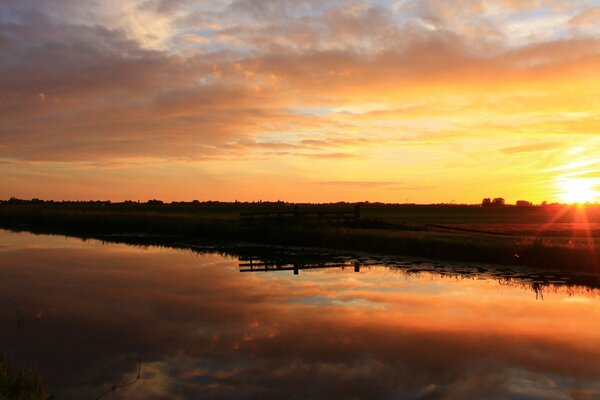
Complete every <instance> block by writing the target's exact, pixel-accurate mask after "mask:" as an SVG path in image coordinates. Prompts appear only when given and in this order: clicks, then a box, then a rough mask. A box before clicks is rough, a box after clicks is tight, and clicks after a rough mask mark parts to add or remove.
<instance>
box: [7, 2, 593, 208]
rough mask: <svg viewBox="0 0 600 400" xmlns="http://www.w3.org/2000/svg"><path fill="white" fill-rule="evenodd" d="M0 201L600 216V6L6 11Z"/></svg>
mask: <svg viewBox="0 0 600 400" xmlns="http://www.w3.org/2000/svg"><path fill="white" fill-rule="evenodd" d="M0 52H1V54H2V57H1V58H0V198H8V197H10V196H16V197H22V198H30V197H39V198H47V199H58V200H60V199H81V200H83V199H111V200H124V199H134V200H137V199H139V200H146V199H149V198H160V199H163V200H191V199H200V200H209V199H213V200H236V199H237V200H260V199H262V200H278V199H281V200H286V201H315V202H317V201H338V200H347V201H359V200H370V201H387V202H405V201H409V202H418V203H429V202H451V201H455V202H467V203H471V202H479V201H481V198H482V197H496V196H503V197H505V198H506V199H507V200H508V201H509V202H514V201H515V200H518V199H527V200H531V201H534V202H541V201H543V200H547V201H567V202H574V201H599V200H600V195H599V194H598V193H599V191H600V157H599V156H598V154H599V152H598V150H599V149H600V118H599V115H600V113H599V111H600V96H598V93H600V80H599V79H598V74H599V71H600V7H598V3H597V2H595V1H594V0H588V1H585V0H582V1H577V2H573V1H563V0H547V1H541V0H540V1H537V0H527V1H514V0H490V1H476V0H473V1H469V0H454V1H443V2H442V1H435V0H420V1H419V0H403V1H392V0H380V1H330V0H319V1H316V0H304V1H298V2H290V1H284V0H236V1H222V2H214V1H195V2H186V1H181V0H150V1H140V2H127V1H117V0H107V1H103V2H92V1H80V0H78V1H75V0H62V1H60V2H55V1H43V0H7V1H3V2H2V4H1V5H0Z"/></svg>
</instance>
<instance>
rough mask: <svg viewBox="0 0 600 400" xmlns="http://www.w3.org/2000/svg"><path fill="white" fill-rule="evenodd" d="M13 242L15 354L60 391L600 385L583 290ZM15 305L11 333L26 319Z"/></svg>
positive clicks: (342, 394) (534, 390) (306, 391)
mask: <svg viewBox="0 0 600 400" xmlns="http://www.w3.org/2000/svg"><path fill="white" fill-rule="evenodd" d="M24 236H26V239H27V240H28V241H29V242H30V243H34V244H35V245H36V246H34V247H30V248H23V247H22V246H18V245H13V246H7V247H4V248H1V249H0V293H2V295H3V296H5V297H10V298H12V299H13V300H14V301H15V303H17V304H18V305H19V307H20V308H21V310H22V311H23V313H24V315H25V320H26V323H25V329H24V332H23V334H22V336H21V337H20V338H19V340H18V342H17V343H16V344H15V346H14V347H13V348H12V349H10V352H11V355H13V356H15V357H18V358H19V359H22V360H25V361H26V362H29V363H33V364H36V365H39V366H40V367H41V368H42V370H43V371H44V372H45V374H46V375H47V377H48V381H49V383H50V385H51V387H52V388H53V389H54V390H56V391H57V392H58V393H59V394H60V395H61V396H66V395H67V394H71V395H73V396H74V398H80V397H82V398H84V397H90V396H93V395H94V394H97V393H100V392H102V391H103V390H105V389H106V387H107V386H110V384H112V383H115V382H118V381H120V380H127V379H129V378H131V377H132V376H134V375H135V370H136V359H135V358H136V356H137V355H142V356H143V357H144V367H143V371H142V372H143V377H144V379H143V381H142V382H140V383H139V384H137V385H135V386H134V387H132V388H130V389H127V390H123V391H122V392H118V393H117V398H147V399H159V398H165V397H169V398H181V399H187V398H248V399H258V398H261V399H264V398H282V397H291V398H382V399H386V398H408V399H410V398H414V399H438V398H439V399H464V398H498V399H501V398H515V399H521V398H522V399H542V398H544V399H552V398H557V399H559V398H560V399H562V398H575V399H577V398H586V397H585V396H592V397H593V396H597V395H598V394H600V391H599V389H600V375H599V373H598V369H597V359H598V357H600V350H599V349H598V346H597V345H596V344H597V343H598V339H599V338H598V332H597V323H596V321H597V320H598V317H600V306H599V305H598V304H597V301H596V300H597V298H596V297H593V296H592V297H590V295H586V294H585V293H584V292H582V293H575V294H572V295H570V296H569V295H567V294H565V293H561V292H557V293H553V294H552V295H548V296H546V298H545V300H544V301H543V302H542V301H536V300H535V298H534V297H533V296H532V295H531V292H529V291H524V290H522V289H521V288H518V287H509V286H499V285H498V284H497V282H494V281H490V280H477V279H456V278H450V277H446V278H444V277H440V276H434V275H430V274H421V275H419V276H405V275H403V274H399V273H397V272H394V271H391V270H389V269H385V268H371V269H368V270H364V269H363V270H362V272H361V273H354V272H352V271H351V270H311V271H303V272H302V274H301V275H300V276H293V274H291V273H284V274H280V273H262V274H260V275H259V274H243V273H239V272H238V267H237V261H235V260H233V259H229V258H224V257H222V256H218V255H196V254H193V253H191V252H187V251H177V250H165V249H163V250H160V249H151V250H142V249H137V248H132V247H128V246H125V245H112V244H111V245H100V244H98V243H96V242H90V243H88V244H86V245H85V246H80V244H81V242H79V241H78V240H76V239H65V241H64V246H63V247H60V246H57V245H56V244H55V243H51V245H49V246H45V245H44V242H45V240H46V237H44V236H41V237H34V236H32V235H28V234H8V233H3V234H2V238H3V241H5V242H7V243H11V242H19V241H20V242H21V243H22V241H23V237H24ZM74 244H77V245H74ZM5 311H6V310H2V311H1V312H2V314H0V317H1V318H0V331H2V332H7V331H9V330H10V328H11V327H12V325H11V324H12V323H13V319H14V318H12V317H11V316H10V315H9V314H8V313H7V314H4V312H5Z"/></svg>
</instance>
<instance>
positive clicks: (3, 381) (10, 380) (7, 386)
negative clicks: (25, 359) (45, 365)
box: [0, 354, 52, 400]
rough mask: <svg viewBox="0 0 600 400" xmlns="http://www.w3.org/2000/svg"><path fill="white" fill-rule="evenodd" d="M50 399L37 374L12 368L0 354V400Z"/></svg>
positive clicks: (25, 369)
mask: <svg viewBox="0 0 600 400" xmlns="http://www.w3.org/2000/svg"><path fill="white" fill-rule="evenodd" d="M51 398H52V397H51V396H50V395H49V394H48V392H47V390H46V387H45V385H44V382H43V380H42V378H41V376H40V375H39V374H38V373H36V372H35V371H33V370H31V369H28V368H14V367H12V366H11V365H10V363H9V362H8V360H7V359H6V358H5V357H4V356H2V355H1V354H0V399H2V400H4V399H6V400H47V399H51Z"/></svg>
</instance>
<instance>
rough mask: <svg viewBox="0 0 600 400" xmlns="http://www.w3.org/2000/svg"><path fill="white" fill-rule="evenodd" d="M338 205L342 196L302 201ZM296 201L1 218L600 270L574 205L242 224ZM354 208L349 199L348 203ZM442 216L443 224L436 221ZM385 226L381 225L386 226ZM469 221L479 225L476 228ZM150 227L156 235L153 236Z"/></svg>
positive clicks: (43, 211)
mask: <svg viewBox="0 0 600 400" xmlns="http://www.w3.org/2000/svg"><path fill="white" fill-rule="evenodd" d="M302 207H303V209H310V207H313V208H312V209H316V207H321V209H325V210H332V209H334V208H336V209H340V207H341V208H343V206H340V205H320V206H317V205H310V206H309V205H304V206H302ZM281 209H283V210H290V209H293V206H291V205H287V204H277V203H266V204H248V203H240V204H236V203H214V204H213V203H211V204H187V205H181V204H177V205H148V204H133V205H131V204H128V205H123V204H119V205H107V204H103V205H92V204H60V203H58V204H53V205H47V204H20V205H14V204H7V203H4V204H2V205H0V226H2V227H6V228H11V229H17V230H29V231H34V232H44V233H64V234H70V235H77V236H83V237H86V236H87V237H98V236H102V235H110V234H125V233H129V234H131V233H144V234H148V235H151V237H150V240H155V241H157V242H162V243H163V244H168V242H174V241H178V242H180V241H186V242H192V243H196V242H197V243H201V242H211V243H223V242H232V241H233V242H253V243H262V244H276V245H284V246H285V245H289V246H311V247H322V248H332V249H344V250H360V251H368V252H375V253H388V254H397V255H412V256H422V257H428V258H435V259H443V260H460V261H473V262H489V263H498V264H508V265H527V266H532V267H544V268H554V269H564V270H570V271H593V272H596V267H597V260H598V259H600V253H599V251H598V248H599V246H598V240H599V239H598V236H599V235H598V225H599V224H600V220H599V219H600V218H599V215H600V212H598V210H597V207H596V208H589V209H588V210H587V211H585V220H583V219H582V218H583V217H582V215H581V210H579V211H578V210H577V209H576V208H574V207H564V208H556V207H555V208H540V207H532V208H518V207H501V208H497V209H482V208H481V207H473V206H462V207H461V206H388V205H371V206H369V205H363V207H362V210H361V214H362V215H361V219H360V220H358V221H355V222H353V223H351V224H346V225H337V226H336V225H335V224H327V223H315V222H314V221H312V222H311V221H305V222H301V223H295V224H278V223H276V220H274V221H275V223H257V224H253V225H252V226H248V227H245V226H241V225H240V223H239V222H238V219H237V217H238V215H239V213H240V212H249V211H258V212H264V211H265V210H267V211H276V210H281ZM346 209H348V207H346ZM440 224H442V225H440ZM383 228H385V229H383ZM471 228H473V229H471ZM152 235H154V237H152Z"/></svg>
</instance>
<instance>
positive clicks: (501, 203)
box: [0, 197, 600, 207]
mask: <svg viewBox="0 0 600 400" xmlns="http://www.w3.org/2000/svg"><path fill="white" fill-rule="evenodd" d="M0 204H11V205H17V204H45V205H52V204H60V205H123V206H136V205H150V206H160V205H177V206H193V205H198V206H211V205H212V206H229V205H258V204H260V205H264V206H294V205H307V206H318V205H323V206H355V205H371V206H379V207H381V206H393V207H398V206H423V207H435V206H439V207H482V206H483V207H488V206H493V207H515V206H517V207H558V206H565V205H566V204H561V203H547V202H545V201H544V202H542V203H541V204H539V205H535V204H533V203H532V202H530V201H526V200H518V201H517V202H516V204H514V205H512V204H506V202H505V200H504V199H503V198H501V197H498V198H494V199H489V198H485V199H483V201H482V202H481V203H479V204H466V203H431V204H419V203H384V202H377V201H359V202H347V201H338V202H329V203H327V202H325V203H305V202H304V203H303V202H299V203H296V202H287V201H281V200H278V201H263V200H257V201H237V200H236V201H215V200H205V201H200V200H191V201H171V202H165V201H163V200H158V199H150V200H147V201H139V200H125V201H111V200H43V199H38V198H33V199H20V198H17V197H11V198H10V199H8V200H0ZM585 205H586V206H600V204H598V203H593V204H592V203H586V204H585Z"/></svg>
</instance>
